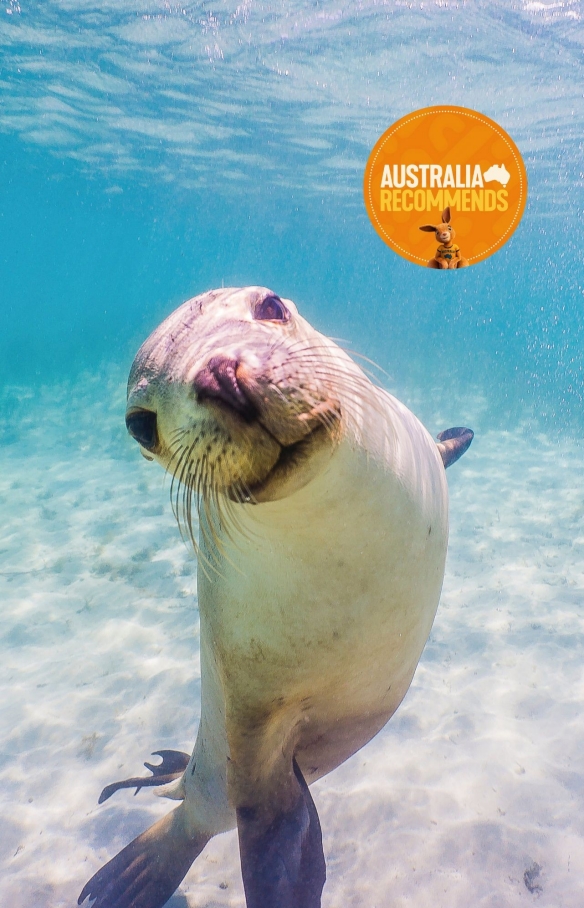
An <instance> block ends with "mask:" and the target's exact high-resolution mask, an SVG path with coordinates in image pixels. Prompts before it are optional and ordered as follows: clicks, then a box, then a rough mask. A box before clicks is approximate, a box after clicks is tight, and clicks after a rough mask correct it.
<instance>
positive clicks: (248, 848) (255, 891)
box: [237, 760, 326, 908]
mask: <svg viewBox="0 0 584 908" xmlns="http://www.w3.org/2000/svg"><path fill="white" fill-rule="evenodd" d="M293 766H294V775H295V777H296V782H297V784H296V785H294V789H295V793H296V794H297V798H296V800H295V802H294V803H293V804H292V805H291V806H290V807H288V808H287V809H285V810H282V811H281V812H279V813H277V814H276V816H274V814H273V810H270V811H268V813H267V816H268V817H269V819H266V817H265V816H263V815H262V813H263V812H262V809H261V805H259V806H258V807H253V808H249V807H248V808H241V809H240V810H238V811H237V828H238V831H239V850H240V855H241V871H242V875H243V885H244V888H245V897H246V902H247V908H320V897H321V893H322V887H323V886H324V881H325V879H326V868H325V862H324V854H323V851H322V835H321V831H320V822H319V819H318V814H317V812H316V807H315V806H314V801H313V800H312V797H311V795H310V792H309V790H308V785H307V784H306V782H305V780H304V777H303V775H302V773H301V771H300V769H299V767H298V764H297V763H296V760H294V761H293ZM272 806H273V805H270V807H272Z"/></svg>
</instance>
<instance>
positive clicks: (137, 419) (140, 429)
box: [126, 410, 158, 450]
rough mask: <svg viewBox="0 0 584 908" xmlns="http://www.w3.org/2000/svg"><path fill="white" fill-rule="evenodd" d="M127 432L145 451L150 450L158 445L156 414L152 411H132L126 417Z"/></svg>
mask: <svg viewBox="0 0 584 908" xmlns="http://www.w3.org/2000/svg"><path fill="white" fill-rule="evenodd" d="M126 428H127V429H128V432H129V433H130V435H131V436H132V438H135V439H136V441H137V442H138V443H139V444H141V445H142V447H143V448H146V450H152V448H155V447H156V445H157V444H158V432H157V430H156V413H153V412H152V410H133V411H132V412H131V413H128V415H127V416H126Z"/></svg>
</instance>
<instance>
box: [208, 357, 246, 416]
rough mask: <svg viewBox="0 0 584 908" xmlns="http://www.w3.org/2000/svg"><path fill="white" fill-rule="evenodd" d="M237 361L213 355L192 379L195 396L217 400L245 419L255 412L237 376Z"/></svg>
mask: <svg viewBox="0 0 584 908" xmlns="http://www.w3.org/2000/svg"><path fill="white" fill-rule="evenodd" d="M238 365H239V363H238V362H236V360H234V359H227V358H226V357H224V356H214V357H213V358H212V359H210V360H209V362H208V363H207V365H206V366H205V367H204V369H201V371H200V372H198V373H197V375H196V376H195V379H194V382H193V384H194V386H195V391H196V392H197V398H198V400H199V401H201V400H205V399H207V400H209V399H211V400H218V401H221V402H222V403H224V404H227V405H228V406H229V407H231V408H232V409H234V410H236V411H237V412H238V413H239V414H240V416H243V417H244V418H245V419H253V417H254V416H255V414H256V411H255V407H254V405H253V403H252V402H251V401H250V400H249V398H248V397H247V396H246V394H245V391H244V388H243V387H242V383H241V382H240V381H239V379H238V377H237V367H238Z"/></svg>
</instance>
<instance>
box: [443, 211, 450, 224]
mask: <svg viewBox="0 0 584 908" xmlns="http://www.w3.org/2000/svg"><path fill="white" fill-rule="evenodd" d="M442 223H443V224H450V208H445V209H444V211H443V212H442Z"/></svg>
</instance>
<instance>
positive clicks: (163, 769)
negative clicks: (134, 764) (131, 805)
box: [97, 750, 190, 804]
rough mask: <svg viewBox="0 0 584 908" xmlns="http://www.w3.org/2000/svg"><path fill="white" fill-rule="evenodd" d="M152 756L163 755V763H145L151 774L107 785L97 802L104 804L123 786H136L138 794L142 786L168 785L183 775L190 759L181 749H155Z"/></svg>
mask: <svg viewBox="0 0 584 908" xmlns="http://www.w3.org/2000/svg"><path fill="white" fill-rule="evenodd" d="M152 756H153V757H162V763H158V764H154V763H148V762H146V763H144V766H145V767H146V769H149V770H150V772H151V773H152V775H151V776H144V777H142V778H140V777H136V778H133V779H124V781H123V782H112V783H111V784H110V785H106V786H105V788H104V790H103V791H102V793H101V794H100V796H99V799H98V802H97V803H98V804H103V802H104V801H107V799H108V798H111V796H112V795H113V794H114V793H115V792H116V791H119V790H120V789H121V788H135V789H136V791H135V792H134V794H135V795H137V794H138V792H139V791H140V789H141V788H146V787H148V786H151V785H167V784H168V783H169V782H174V780H175V779H178V778H179V777H180V776H182V774H183V772H184V771H185V769H186V768H187V766H188V762H189V760H190V757H189V755H188V754H185V753H183V752H182V751H181V750H155V751H154V753H153V754H152Z"/></svg>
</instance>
